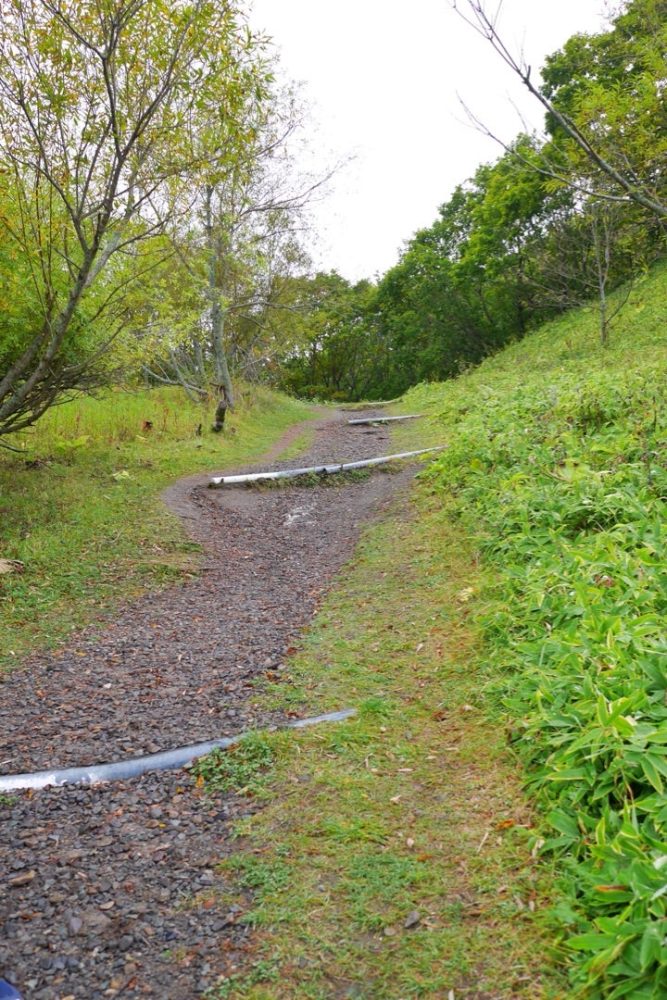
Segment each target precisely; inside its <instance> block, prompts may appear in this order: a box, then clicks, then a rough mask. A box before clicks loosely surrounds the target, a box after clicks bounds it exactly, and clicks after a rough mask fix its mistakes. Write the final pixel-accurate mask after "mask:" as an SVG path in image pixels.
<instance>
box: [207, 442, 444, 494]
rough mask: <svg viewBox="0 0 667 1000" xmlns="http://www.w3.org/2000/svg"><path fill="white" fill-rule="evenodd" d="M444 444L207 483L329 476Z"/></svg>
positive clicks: (224, 478) (254, 481)
mask: <svg viewBox="0 0 667 1000" xmlns="http://www.w3.org/2000/svg"><path fill="white" fill-rule="evenodd" d="M444 447H445V445H444V444H440V445H437V446H436V447H434V448H420V449H419V450H418V451H402V452H400V453H399V454H398V455H383V456H382V458H365V459H363V461H361V462H343V463H340V464H336V465H311V466H309V468H307V469H282V470H279V471H277V472H249V473H247V474H246V475H243V476H214V478H213V479H211V481H210V483H209V484H208V485H209V486H210V487H211V488H212V489H217V488H218V487H220V486H238V485H239V484H240V483H258V482H261V481H262V480H270V479H293V478H294V477H295V476H307V475H309V474H313V473H314V474H316V475H323V476H326V475H328V476H330V475H333V474H334V473H336V472H347V471H348V469H364V468H366V467H367V466H371V465H384V464H385V463H387V462H395V461H397V460H398V459H399V458H414V457H415V456H416V455H426V454H427V453H428V452H432V451H442V449H443V448H444Z"/></svg>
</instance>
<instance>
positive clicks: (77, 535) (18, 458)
mask: <svg viewBox="0 0 667 1000" xmlns="http://www.w3.org/2000/svg"><path fill="white" fill-rule="evenodd" d="M311 412H312V411H311V409H310V408H309V407H307V406H305V405H303V404H301V403H298V402H297V401H296V400H292V399H288V398H287V397H286V396H282V395H280V394H276V393H271V392H268V391H264V390H259V389H258V390H253V392H252V394H250V393H248V394H244V393H243V391H242V392H241V396H240V401H239V404H238V406H237V409H236V410H235V412H234V413H233V414H232V415H231V417H230V418H229V420H228V424H229V427H228V429H227V431H226V433H225V434H224V435H215V434H211V433H210V432H209V430H208V428H209V426H210V424H211V415H212V414H211V413H207V412H206V411H205V410H203V409H202V408H201V407H198V406H195V405H193V404H191V403H189V402H188V401H187V400H186V398H185V397H184V395H183V394H182V393H181V392H180V391H178V390H176V389H159V390H154V391H151V392H137V393H129V392H120V391H118V392H111V393H109V394H108V395H106V396H104V397H101V398H99V399H91V398H85V397H83V398H81V399H78V400H76V401H74V402H72V403H69V404H66V405H64V406H61V407H57V408H55V409H53V410H51V411H50V412H49V413H47V414H46V416H45V417H44V418H42V420H40V421H39V423H38V424H37V425H36V426H35V427H33V428H31V429H30V430H29V431H27V432H25V433H23V434H21V435H14V436H13V437H12V438H11V439H10V443H11V444H12V446H13V447H15V448H19V449H20V450H19V452H18V453H16V452H11V451H7V450H4V451H3V450H2V449H1V448H0V558H4V559H16V560H20V561H21V562H22V563H23V564H24V567H25V570H24V572H22V573H17V574H11V575H0V672H1V670H2V668H3V666H5V667H6V666H12V665H13V664H15V663H17V662H18V658H19V656H20V654H21V653H22V652H25V651H27V650H30V649H31V648H34V647H35V646H43V645H52V644H54V643H57V642H59V641H60V640H62V639H63V637H64V636H65V635H66V634H67V633H68V632H69V631H70V630H71V629H73V628H76V627H78V626H80V625H84V624H86V623H88V622H90V621H92V620H94V619H95V618H96V617H98V616H99V615H100V614H103V615H108V613H109V610H110V608H111V607H112V606H113V605H115V604H117V603H118V602H119V601H120V600H124V599H126V598H128V597H130V596H132V595H134V594H137V593H139V592H141V591H143V590H146V589H149V588H153V587H156V586H159V585H160V584H164V583H168V582H170V581H175V580H179V579H182V578H183V575H184V574H187V573H188V572H192V571H193V570H194V569H195V567H196V564H197V563H196V554H195V553H196V551H197V547H196V546H195V545H193V544H192V543H191V542H189V541H188V539H187V537H186V535H185V532H184V531H183V529H182V526H181V524H180V523H179V522H178V521H177V519H176V518H174V517H172V516H171V515H170V514H168V512H167V510H166V508H165V507H164V505H163V504H162V502H161V501H160V491H161V490H162V489H163V488H164V487H166V486H167V485H168V484H169V483H171V482H173V481H174V480H175V479H177V478H178V477H179V476H184V475H187V474H189V473H193V472H197V471H199V470H215V469H216V468H220V467H223V466H224V465H231V464H233V463H239V462H245V461H248V460H250V459H252V458H255V457H256V456H258V455H260V454H261V453H262V452H263V451H265V450H266V449H267V448H269V447H270V446H271V445H272V444H273V443H274V442H275V441H276V440H277V439H278V438H279V437H280V435H281V434H282V433H283V431H284V430H286V428H287V427H288V426H290V425H291V424H294V423H295V422H297V421H298V420H303V419H306V418H307V417H308V416H309V415H310V413H311ZM200 425H202V426H201V433H198V428H199V426H200Z"/></svg>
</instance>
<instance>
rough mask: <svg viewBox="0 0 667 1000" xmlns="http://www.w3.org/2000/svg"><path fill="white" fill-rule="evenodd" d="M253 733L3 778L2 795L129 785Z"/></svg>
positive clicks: (305, 722) (337, 717) (348, 711)
mask: <svg viewBox="0 0 667 1000" xmlns="http://www.w3.org/2000/svg"><path fill="white" fill-rule="evenodd" d="M356 714H357V713H356V709H354V708H344V709H341V710H340V711H339V712H328V713H327V714H326V715H315V716H312V717H311V718H308V719H296V720H295V721H293V722H288V723H286V724H285V726H282V727H278V726H270V727H268V728H269V730H270V731H273V730H276V729H279V728H282V729H305V728H306V727H307V726H316V725H318V724H319V723H320V722H342V721H343V719H349V718H350V717H351V716H353V715H356ZM248 735H249V733H248V732H245V733H239V734H238V736H224V737H222V738H221V739H219V740H208V741H207V742H205V743H193V744H192V745H191V746H185V747H177V748H176V749H175V750H163V751H162V752H161V753H151V754H147V755H146V756H145V757H128V759H127V760H119V761H116V762H114V763H111V764H90V765H89V766H87V767H66V768H63V769H62V770H53V771H32V772H27V773H25V774H3V775H0V792H16V791H19V790H20V789H26V788H47V787H48V786H49V785H98V784H101V783H102V782H105V781H127V779H128V778H138V777H139V776H140V775H142V774H146V772H147V771H170V770H173V769H174V768H179V767H184V766H185V765H186V764H189V763H190V762H191V761H193V760H195V759H196V758H197V757H203V756H204V754H207V753H210V752H211V750H217V749H221V750H225V749H227V748H228V747H231V746H233V745H234V744H235V743H238V742H239V740H242V739H243V737H244V736H248Z"/></svg>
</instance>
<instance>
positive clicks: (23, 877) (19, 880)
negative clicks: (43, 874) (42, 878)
mask: <svg viewBox="0 0 667 1000" xmlns="http://www.w3.org/2000/svg"><path fill="white" fill-rule="evenodd" d="M36 874H37V872H36V871H29V872H22V873H21V874H20V875H15V876H14V878H10V880H9V884H10V885H11V887H12V888H13V889H19V888H20V887H21V886H22V885H28V883H29V882H32V880H33V879H34V877H35V875H36Z"/></svg>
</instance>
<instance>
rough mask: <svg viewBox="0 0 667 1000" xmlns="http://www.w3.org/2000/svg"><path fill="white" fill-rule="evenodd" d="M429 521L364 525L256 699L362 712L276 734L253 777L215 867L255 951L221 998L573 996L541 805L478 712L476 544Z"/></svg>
mask: <svg viewBox="0 0 667 1000" xmlns="http://www.w3.org/2000/svg"><path fill="white" fill-rule="evenodd" d="M420 514H421V516H420V518H419V519H416V518H406V516H405V511H404V510H401V509H400V508H398V509H396V510H395V511H394V512H393V513H392V514H391V516H390V517H388V519H387V520H385V521H384V522H382V523H380V524H377V525H375V526H374V527H373V528H372V529H371V530H370V531H369V532H368V533H367V535H366V537H365V540H364V542H363V545H362V547H361V550H360V553H359V556H358V559H357V560H356V561H355V563H354V564H353V565H352V566H351V567H349V569H348V570H347V571H346V572H345V573H344V575H343V576H342V578H341V579H340V580H339V581H338V584H337V586H336V588H335V590H334V591H333V593H331V594H330V595H329V597H328V598H327V600H326V601H325V604H324V606H323V608H322V610H321V611H320V613H319V615H318V617H317V619H316V621H315V623H314V626H313V627H312V628H311V629H310V630H309V631H308V633H307V634H306V635H305V637H304V639H303V643H302V649H301V651H300V652H299V653H298V655H296V656H295V657H294V659H293V660H292V661H291V663H290V671H289V680H288V683H287V684H285V683H276V684H269V685H268V686H267V688H266V690H265V691H264V694H263V702H264V703H265V704H266V705H267V706H269V707H278V706H280V707H283V708H284V707H285V706H286V705H287V706H289V708H290V709H291V710H293V711H297V712H298V713H299V714H302V715H305V714H311V713H312V712H319V711H327V710H331V709H335V708H340V707H345V706H348V705H351V706H354V707H356V708H357V710H358V715H357V717H356V718H354V719H350V720H348V721H346V722H343V723H339V724H332V725H322V726H320V727H316V728H314V729H311V730H305V731H293V732H289V733H283V734H280V739H279V740H278V742H275V741H276V738H277V736H276V735H273V736H270V737H268V738H269V740H270V743H271V748H272V760H271V762H270V765H269V766H268V768H265V769H263V770H262V776H261V787H260V788H252V787H251V788H249V789H248V788H247V789H246V794H248V793H250V794H251V795H252V794H254V795H256V796H257V795H258V796H259V800H260V801H261V803H262V805H263V808H262V809H261V810H259V811H258V812H254V814H253V815H252V816H251V817H250V818H248V819H246V820H243V821H241V822H240V823H238V825H237V828H236V834H237V836H238V838H239V839H238V842H237V850H235V852H234V853H233V854H232V856H231V857H230V858H229V859H228V860H227V861H226V862H224V868H225V871H226V876H227V884H228V885H230V889H229V891H230V892H231V898H232V899H233V900H234V902H235V903H237V904H239V903H240V904H241V905H242V906H243V907H244V911H245V912H244V915H243V918H242V919H243V920H244V921H245V922H247V923H248V924H249V925H250V926H252V927H253V928H254V930H255V937H254V942H255V945H254V948H253V951H252V953H251V954H250V955H249V957H248V962H247V964H244V966H243V967H240V968H237V967H235V966H233V965H230V968H229V971H228V975H227V976H226V977H225V978H224V979H223V980H222V981H221V983H220V985H219V987H218V988H217V989H216V990H213V991H211V994H210V995H211V997H216V998H217V997H229V998H235V1000H240V998H244V1000H245V998H253V1000H259V998H265V1000H268V998H321V1000H324V998H330V997H338V996H340V997H343V996H356V997H367V998H373V1000H376V998H377V1000H383V998H392V1000H400V998H411V997H421V996H442V997H447V996H448V995H449V991H450V990H453V991H454V995H455V996H456V997H457V998H461V1000H462V998H465V997H471V998H472V997H481V996H489V997H491V996H493V997H494V998H510V997H526V998H528V997H530V998H531V1000H532V998H538V997H557V996H560V995H562V993H560V992H559V989H560V986H561V985H562V984H561V982H560V980H559V977H558V974H557V973H556V972H555V971H554V968H553V963H552V962H551V961H550V960H549V959H548V958H547V957H546V952H547V947H548V945H547V939H546V937H545V936H544V933H543V931H542V929H541V927H540V921H539V914H540V911H541V910H542V908H543V905H544V898H543V884H542V881H543V880H542V881H541V879H540V877H538V872H537V869H536V866H535V862H534V859H533V858H532V857H531V845H530V836H531V825H532V819H531V815H530V811H529V810H528V808H527V806H526V803H525V801H524V799H523V797H522V795H521V792H520V790H519V787H518V782H517V780H516V777H515V775H514V771H513V767H512V764H511V761H510V759H509V757H508V755H507V754H506V752H505V750H504V747H503V743H504V733H503V732H502V730H499V729H498V728H497V726H496V725H494V724H493V723H492V722H488V721H484V719H483V716H482V711H481V708H482V705H481V701H480V697H479V693H480V683H481V680H483V679H484V678H485V677H486V671H477V672H473V671H471V663H472V662H473V660H474V658H475V656H476V652H477V638H476V635H475V632H474V630H472V629H471V628H470V627H469V625H468V621H467V617H468V614H467V609H468V607H469V593H470V592H475V593H476V592H477V588H478V587H479V585H480V584H479V580H478V575H479V574H478V569H477V567H476V564H475V553H474V551H473V550H471V549H469V548H468V547H467V546H466V545H465V544H463V545H462V544H461V542H460V539H459V538H458V537H457V535H456V533H455V532H454V531H453V530H452V528H451V525H450V524H449V522H448V520H447V519H446V518H445V517H443V514H442V512H441V511H439V510H438V509H437V508H433V507H430V506H428V505H426V506H424V507H423V508H421V510H420ZM225 766H226V768H229V769H231V770H232V771H234V769H235V766H236V765H235V761H234V759H233V756H232V758H231V759H230V760H229V761H228V762H227V764H226V765H225ZM225 773H226V772H225ZM245 781H246V778H245V774H242V775H241V776H240V777H238V778H237V779H235V780H234V784H235V787H237V788H238V787H239V785H241V784H244V783H245ZM204 903H205V900H204V898H203V897H202V899H201V900H199V901H197V900H195V901H194V905H204ZM228 904H229V899H226V900H223V901H221V905H222V906H226V905H228ZM207 905H210V902H208V904H207ZM534 911H535V912H534ZM266 962H270V963H271V966H270V968H271V976H267V977H264V978H262V975H261V970H262V968H264V965H263V963H266ZM258 970H259V971H258Z"/></svg>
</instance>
